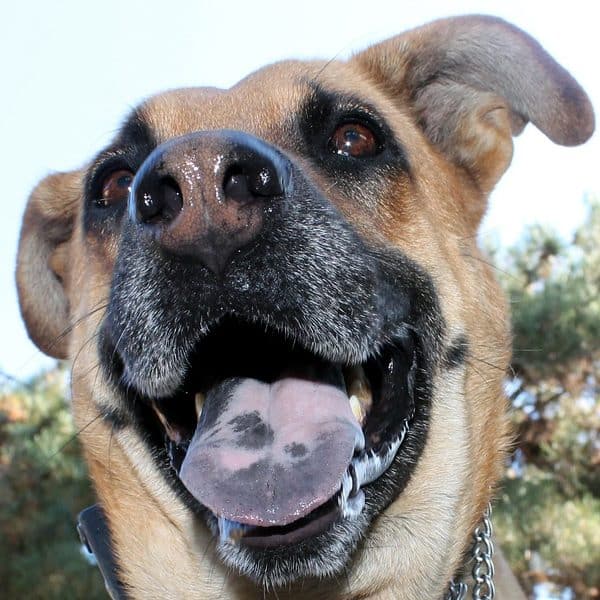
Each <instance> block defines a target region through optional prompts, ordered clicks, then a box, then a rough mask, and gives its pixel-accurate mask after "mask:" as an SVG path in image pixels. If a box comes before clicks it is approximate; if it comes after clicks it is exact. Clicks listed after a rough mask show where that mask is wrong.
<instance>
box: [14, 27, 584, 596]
mask: <svg viewBox="0 0 600 600" xmlns="http://www.w3.org/2000/svg"><path fill="white" fill-rule="evenodd" d="M527 121H533V122H534V123H535V124H536V125H537V126H538V127H539V128H540V129H542V130H543V131H544V132H545V133H546V134H547V135H548V137H550V138H551V139H552V140H554V141H556V142H558V143H562V144H577V143H581V142H583V141H584V140H585V139H587V137H589V135H590V134H591V131H592V129H593V115H592V111H591V107H590V105H589V102H588V100H587V98H586V96H585V94H584V93H583V92H582V90H581V89H580V88H579V87H578V86H577V84H576V83H575V82H574V81H573V80H572V79H571V77H570V76H569V75H568V74H567V73H566V72H565V71H564V70H562V69H561V67H559V66H558V65H557V64H556V63H554V62H553V61H552V59H551V58H550V57H548V56H547V55H546V54H545V53H544V51H543V50H542V49H541V48H540V47H539V46H538V45H537V44H536V43H535V42H534V41H533V40H531V39H530V38H528V37H527V36H525V34H523V33H522V32H520V31H518V30H516V29H515V28H512V27H511V26H509V25H507V24H505V23H503V22H501V21H498V20H495V19H491V18H482V17H473V18H462V19H451V20H446V21H440V22H436V23H434V24H432V25H429V26H427V27H424V28H421V29H418V30H415V31H412V32H409V33H407V34H404V35H402V36H399V37H397V38H394V39H392V40H389V41H387V42H384V43H382V44H380V45H378V46H375V47H373V48H370V49H368V50H366V51H365V52H363V53H361V54H358V55H356V56H355V57H354V58H352V59H351V60H349V61H348V62H343V63H342V62H330V63H325V62H323V63H301V62H286V63H281V64H277V65H274V66H270V67H267V68H265V69H263V70H261V71H259V72H257V73H255V74H253V75H251V76H250V77H248V78H247V79H245V80H243V81H242V82H240V83H239V84H238V85H236V86H235V87H233V88H232V89H230V90H225V91H223V90H216V89H185V90H177V91H172V92H167V93H164V94H160V95H157V96H155V97H153V98H150V99H149V100H148V101H147V102H145V103H144V104H142V105H141V106H139V107H138V108H137V109H136V110H135V111H133V113H132V114H131V115H130V116H129V118H128V119H127V121H126V122H125V124H124V125H123V127H122V128H121V130H120V132H119V133H118V135H117V136H116V139H115V140H114V142H113V143H112V144H111V145H110V147H109V148H107V149H105V150H103V151H102V152H101V153H100V154H99V155H98V156H97V157H96V158H94V159H93V160H92V161H91V163H89V165H87V166H86V167H85V168H84V169H82V170H81V171H77V172H74V173H68V174H59V175H53V176H50V177H49V178H47V179H46V180H44V181H43V182H42V183H41V184H40V186H38V188H37V189H36V190H35V191H34V193H33V195H32V198H31V200H30V203H29V206H28V208H27V212H26V215H25V219H24V225H23V231H22V237H21V245H20V256H19V265H18V284H19V291H20V297H21V302H22V311H23V315H24V318H25V320H26V322H27V325H28V328H29V331H30V334H31V336H32V338H33V339H34V340H35V341H36V342H37V343H38V345H39V346H40V347H41V348H42V349H44V350H45V351H46V352H48V353H50V354H53V355H55V356H64V357H70V358H71V359H72V360H73V373H72V387H73V408H74V413H75V418H76V421H77V425H78V427H79V428H81V439H82V440H83V443H84V448H85V453H86V457H87V461H88V464H89V467H90V471H91V474H92V477H93V479H94V482H95V485H96V489H97V492H98V495H99V497H100V500H101V502H102V504H103V507H104V510H105V512H106V513H107V516H108V519H109V523H110V526H111V532H112V537H113V543H114V546H115V550H116V553H117V560H118V564H119V566H120V569H121V576H122V579H123V580H124V582H125V583H126V585H127V586H129V588H130V591H131V593H132V595H133V596H135V597H157V596H160V597H200V598H212V597H223V596H227V595H229V596H232V597H240V598H250V597H253V594H255V593H256V594H257V597H261V596H262V593H263V592H262V587H261V586H263V585H264V586H267V587H270V586H273V587H277V588H278V589H279V588H281V587H282V586H284V587H285V589H286V590H287V591H286V593H289V594H291V595H294V593H296V592H298V593H299V594H300V596H301V597H307V595H311V594H313V595H314V596H318V595H319V594H320V595H321V596H322V597H325V598H334V597H344V598H345V597H357V598H358V597H361V598H363V597H370V596H377V595H385V594H386V593H387V594H392V596H385V597H395V598H435V597H440V596H441V594H442V593H443V590H444V589H445V587H446V585H447V582H448V580H449V579H450V578H451V577H452V575H453V574H454V572H455V571H456V569H457V568H459V567H460V565H461V562H462V552H463V551H464V549H465V547H466V545H467V544H468V540H469V535H470V532H471V531H472V529H473V527H474V526H475V524H476V523H477V522H478V520H479V519H480V517H481V514H482V512H483V509H484V507H485V505H486V503H487V502H488V501H489V499H490V495H491V493H492V489H493V486H494V484H495V482H496V481H497V479H498V476H499V473H500V470H501V464H502V458H503V452H504V450H505V443H506V439H507V427H506V421H505V410H506V402H505V399H504V395H503V392H502V383H503V375H504V372H505V368H506V366H507V364H508V360H509V345H510V340H509V325H508V321H507V315H506V307H505V302H504V300H503V298H502V294H501V292H500V290H499V288H498V285H497V283H496V282H495V280H494V278H493V275H492V273H491V269H490V267H489V266H488V264H487V263H486V261H485V260H484V259H483V258H482V257H481V255H480V253H479V251H478V249H477V247H476V236H477V227H478V224H479V222H480V220H481V217H482V215H483V213H484V211H485V206H486V197H487V194H488V193H489V191H490V190H491V189H492V187H493V185H494V184H495V182H496V181H497V180H498V178H499V177H500V175H501V174H502V173H503V172H504V170H505V169H506V167H507V166H508V164H509V162H510V158H511V154H512V135H513V134H514V133H517V132H519V131H520V129H522V127H523V126H524V125H525V123H526V122H527ZM323 577H326V578H327V579H326V580H325V582H320V583H319V584H318V585H317V583H316V580H318V579H321V578H323ZM257 584H258V585H257ZM298 590H301V591H298ZM280 593H283V592H280Z"/></svg>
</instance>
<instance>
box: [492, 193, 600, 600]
mask: <svg viewBox="0 0 600 600" xmlns="http://www.w3.org/2000/svg"><path fill="white" fill-rule="evenodd" d="M598 241H600V202H598V201H592V202H590V211H589V216H588V219H587V220H586V222H585V224H584V225H583V226H582V227H581V228H580V230H579V231H578V232H577V234H576V235H575V238H574V241H573V244H572V245H570V246H566V245H564V244H563V243H562V242H561V241H560V240H558V238H557V236H556V235H555V234H553V233H552V232H548V231H546V230H544V229H542V228H540V227H538V226H536V227H532V228H530V229H529V230H528V231H527V232H526V234H525V235H524V237H523V239H522V240H521V242H520V243H519V244H518V245H517V246H516V247H514V248H512V249H511V250H510V251H509V253H508V255H507V256H505V257H504V261H503V264H502V267H503V268H502V271H501V272H500V278H501V281H502V283H503V284H504V287H505V289H506V291H507V292H508V293H509V295H510V297H511V300H512V309H513V323H514V347H515V350H514V360H513V367H514V370H515V372H516V374H517V378H516V380H515V382H513V383H515V384H516V385H515V391H514V393H513V395H512V397H513V400H514V406H515V410H514V415H513V420H514V423H515V428H516V431H517V433H518V439H517V446H518V452H517V454H516V458H517V459H518V460H517V461H516V462H515V463H513V464H512V465H511V467H510V468H509V469H508V477H507V479H506V482H505V485H504V488H503V491H502V494H501V497H500V498H499V501H498V502H497V510H496V525H497V529H498V537H499V538H500V540H501V541H502V542H503V547H504V550H505V552H506V554H507V556H508V558H509V561H510V562H511V564H512V566H513V568H514V569H515V571H516V572H517V573H518V575H519V576H520V579H521V581H522V583H523V585H524V587H526V588H527V589H529V590H531V589H532V586H533V584H534V583H535V582H539V581H554V582H556V583H558V584H560V585H561V586H566V587H569V588H571V590H572V591H574V593H575V594H576V597H577V598H596V597H598V595H599V593H600V592H599V590H600V570H599V569H598V565H599V564H600V468H599V467H600V404H599V401H598V400H599V398H600V244H598Z"/></svg>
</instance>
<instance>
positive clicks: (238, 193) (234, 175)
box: [223, 167, 255, 203]
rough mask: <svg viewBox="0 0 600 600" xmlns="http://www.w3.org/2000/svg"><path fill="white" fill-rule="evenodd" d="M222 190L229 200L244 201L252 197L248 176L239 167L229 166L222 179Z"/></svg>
mask: <svg viewBox="0 0 600 600" xmlns="http://www.w3.org/2000/svg"><path fill="white" fill-rule="evenodd" d="M223 192H224V194H225V197H226V198H227V199H229V200H234V201H236V202H240V203H244V202H249V201H251V200H253V199H254V196H255V194H253V193H252V191H251V189H250V187H249V185H248V177H247V176H246V174H245V173H244V172H243V171H242V170H241V169H240V168H239V167H232V168H230V169H229V170H228V171H227V173H226V174H225V177H224V179H223Z"/></svg>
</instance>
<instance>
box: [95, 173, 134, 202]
mask: <svg viewBox="0 0 600 600" xmlns="http://www.w3.org/2000/svg"><path fill="white" fill-rule="evenodd" d="M132 181H133V173H132V172H131V171H128V170H127V169H119V170H118V171H113V172H112V173H110V174H109V175H107V176H106V177H105V178H104V180H103V182H102V195H101V197H100V198H98V200H97V201H96V204H97V205H98V206H111V205H113V204H116V203H117V202H121V201H122V200H127V196H128V195H129V190H130V189H131V182H132Z"/></svg>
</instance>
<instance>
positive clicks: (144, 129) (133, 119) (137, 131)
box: [114, 109, 157, 148]
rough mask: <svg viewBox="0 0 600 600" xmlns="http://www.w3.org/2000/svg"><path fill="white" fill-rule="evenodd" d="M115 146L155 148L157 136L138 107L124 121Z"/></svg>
mask: <svg viewBox="0 0 600 600" xmlns="http://www.w3.org/2000/svg"><path fill="white" fill-rule="evenodd" d="M114 145H115V146H138V147H144V148H155V147H156V146H157V141H156V138H155V137H154V134H153V133H152V130H151V129H150V126H149V125H148V124H147V123H146V121H145V119H144V117H143V116H142V114H141V112H140V111H139V110H138V109H135V110H133V111H132V112H131V113H130V114H129V116H128V117H127V118H126V119H125V121H124V122H123V125H122V126H121V130H120V132H119V135H118V137H117V139H116V142H115V144H114Z"/></svg>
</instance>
